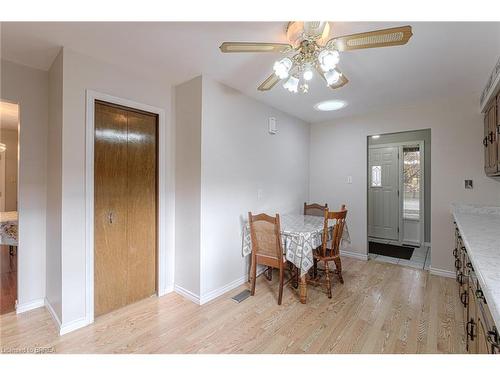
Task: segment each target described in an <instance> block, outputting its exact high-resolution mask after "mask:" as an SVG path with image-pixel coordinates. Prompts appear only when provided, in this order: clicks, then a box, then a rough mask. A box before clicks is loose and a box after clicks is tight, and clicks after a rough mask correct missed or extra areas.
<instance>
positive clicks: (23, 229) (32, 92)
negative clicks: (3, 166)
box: [0, 60, 48, 311]
mask: <svg viewBox="0 0 500 375" xmlns="http://www.w3.org/2000/svg"><path fill="white" fill-rule="evenodd" d="M0 70H1V86H0V97H1V98H2V99H6V100H9V101H12V102H16V103H19V110H20V116H19V117H20V123H21V129H20V133H19V143H20V155H19V197H18V211H19V252H18V311H21V310H23V309H24V308H28V307H29V306H30V305H31V306H33V304H35V305H36V304H38V303H39V302H40V301H41V300H43V298H44V297H45V207H46V174H45V170H46V160H47V159H46V152H47V123H48V74H47V72H44V71H41V70H37V69H32V68H28V67H26V66H23V65H18V64H15V63H12V62H10V61H6V60H2V61H1V68H0Z"/></svg>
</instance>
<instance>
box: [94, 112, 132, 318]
mask: <svg viewBox="0 0 500 375" xmlns="http://www.w3.org/2000/svg"><path fill="white" fill-rule="evenodd" d="M126 160H127V112H126V111H124V110H121V109H118V108H114V107H110V106H106V105H103V104H99V103H96V105H95V143H94V315H95V316H98V315H101V314H105V313H107V312H109V311H112V310H115V309H117V308H120V307H122V306H124V305H125V304H126V302H127V293H126V290H127V258H128V250H127V248H128V244H127V237H126V230H127V212H128V210H127V164H126Z"/></svg>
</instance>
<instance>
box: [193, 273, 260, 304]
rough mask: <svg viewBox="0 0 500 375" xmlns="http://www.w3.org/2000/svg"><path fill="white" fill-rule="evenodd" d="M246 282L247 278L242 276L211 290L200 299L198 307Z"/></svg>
mask: <svg viewBox="0 0 500 375" xmlns="http://www.w3.org/2000/svg"><path fill="white" fill-rule="evenodd" d="M262 272H264V271H261V272H260V273H262ZM247 280H248V276H247V275H244V276H242V277H240V278H239V279H236V280H234V281H232V282H230V283H229V284H226V285H224V286H222V287H220V288H217V289H215V290H212V291H211V292H209V293H206V294H205V295H203V296H202V297H201V298H200V305H203V304H205V303H207V302H210V301H212V300H213V299H216V298H217V297H220V296H222V295H223V294H225V293H227V292H229V291H230V290H232V289H235V288H237V287H239V286H241V285H243V284H245V283H246V281H247Z"/></svg>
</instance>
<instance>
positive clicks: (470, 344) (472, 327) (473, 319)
mask: <svg viewBox="0 0 500 375" xmlns="http://www.w3.org/2000/svg"><path fill="white" fill-rule="evenodd" d="M474 292H475V291H474V290H473V287H472V286H470V287H469V291H468V293H469V306H468V310H469V314H468V321H467V323H466V324H465V330H466V336H467V351H468V352H469V353H471V354H475V353H477V308H476V297H475V295H474Z"/></svg>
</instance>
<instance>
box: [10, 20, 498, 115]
mask: <svg viewBox="0 0 500 375" xmlns="http://www.w3.org/2000/svg"><path fill="white" fill-rule="evenodd" d="M406 24H410V25H412V27H413V34H414V35H413V37H412V38H411V39H410V41H409V43H408V44H407V45H405V46H399V47H386V48H378V49H366V50H358V51H350V52H343V53H341V60H340V64H339V66H340V69H341V70H342V71H343V72H344V74H345V75H346V76H347V77H348V78H349V80H350V82H349V83H348V85H346V86H344V87H343V88H341V89H338V90H335V91H332V90H330V89H328V88H326V87H324V85H323V83H322V82H321V80H320V78H318V77H317V76H316V77H315V78H314V79H313V82H312V84H311V88H310V92H309V94H306V95H303V94H290V93H288V92H287V91H286V90H285V89H283V88H282V87H281V85H279V86H276V87H275V88H274V89H273V90H272V91H271V92H266V93H261V92H258V91H257V89H256V87H257V86H258V85H259V84H260V82H261V81H263V80H264V79H265V78H266V77H267V76H269V74H270V73H271V72H272V69H271V68H272V64H273V62H274V61H275V60H276V59H277V58H278V57H279V56H280V55H276V54H250V53H248V54H222V53H221V52H220V51H219V49H218V47H219V45H220V43H221V42H223V41H262V42H286V38H285V34H284V28H285V25H286V22H282V23H281V22H231V23H227V22H184V23H172V22H161V23H126V22H121V23H110V22H106V23H52V22H46V23H2V32H1V38H2V49H1V51H2V55H3V58H5V59H7V60H11V61H15V62H19V63H22V64H25V65H28V66H32V67H36V68H39V69H44V70H48V69H49V67H50V65H51V63H52V61H53V59H54V57H55V55H56V54H57V51H58V48H59V47H60V46H65V47H68V48H70V49H73V50H75V51H78V52H80V53H83V54H86V55H90V56H94V57H96V58H99V59H101V60H103V61H106V62H108V63H111V64H116V65H119V66H122V67H124V68H127V69H130V70H132V71H134V72H136V73H138V74H143V75H144V76H147V77H149V78H152V79H154V80H155V81H163V82H171V83H173V84H178V83H181V82H184V81H186V80H188V79H190V78H192V77H195V76H197V75H199V74H201V73H203V74H207V75H209V76H211V77H213V78H215V79H216V80H219V81H221V82H223V83H225V84H227V85H229V86H232V87H234V88H236V89H238V90H240V91H242V92H243V93H245V94H247V95H249V96H251V97H254V98H256V99H258V100H260V101H262V102H265V103H268V104H270V105H272V106H274V107H276V108H278V109H281V110H283V111H285V112H287V113H290V114H292V115H295V116H297V117H299V118H302V119H304V120H306V121H309V122H319V121H324V120H328V119H331V118H336V117H342V116H349V115H353V114H360V113H364V112H368V111H376V110H383V109H388V108H390V107H391V106H393V105H398V104H406V103H411V102H413V101H417V100H421V99H429V98H433V97H438V96H444V95H456V94H457V93H462V92H463V93H474V94H476V95H477V97H478V101H479V93H480V91H481V89H482V87H483V86H484V84H485V83H486V80H487V78H488V75H489V73H490V71H491V69H492V68H493V65H494V64H495V62H496V60H497V58H498V56H500V23H473V22H467V23H445V22H439V23H432V22H425V23H419V22H411V23H408V22H398V23H394V22H392V23H367V22H356V23H352V22H350V23H342V22H341V23H335V22H334V23H333V24H332V32H331V35H333V36H337V35H343V34H350V33H355V32H363V31H370V30H374V29H380V28H386V27H394V26H402V25H406ZM326 99H342V100H345V101H347V102H348V103H349V104H348V106H347V107H346V108H344V109H342V110H340V111H337V112H318V111H316V110H314V109H313V106H314V104H316V103H317V102H319V101H322V100H326Z"/></svg>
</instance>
